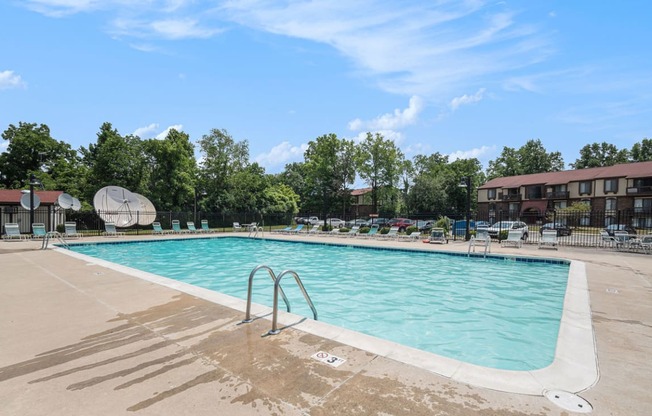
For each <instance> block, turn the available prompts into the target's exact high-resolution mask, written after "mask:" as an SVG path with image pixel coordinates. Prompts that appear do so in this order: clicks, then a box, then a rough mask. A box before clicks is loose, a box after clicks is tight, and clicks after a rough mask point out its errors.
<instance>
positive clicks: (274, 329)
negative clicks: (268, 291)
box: [268, 270, 317, 335]
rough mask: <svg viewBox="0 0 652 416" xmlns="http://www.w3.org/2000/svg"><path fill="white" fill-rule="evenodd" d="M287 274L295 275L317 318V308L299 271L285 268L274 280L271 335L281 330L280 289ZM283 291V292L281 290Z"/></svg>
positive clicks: (315, 318) (314, 316)
mask: <svg viewBox="0 0 652 416" xmlns="http://www.w3.org/2000/svg"><path fill="white" fill-rule="evenodd" d="M286 274H291V275H292V276H294V280H295V281H296V282H297V285H299V289H301V293H303V297H304V298H305V299H306V302H308V306H310V309H312V315H313V318H314V320H315V321H316V320H317V309H315V305H314V304H313V303H312V300H311V299H310V296H308V292H306V288H305V287H304V286H303V283H302V282H301V279H300V278H299V275H298V274H297V272H295V271H293V270H284V271H282V272H281V274H279V275H278V277H277V278H276V280H275V281H274V311H273V316H272V329H271V330H270V331H269V332H268V334H269V335H276V334H278V333H280V332H281V331H280V330H279V329H278V325H277V322H278V291H279V289H281V279H282V278H283V276H285V275H286ZM281 293H282V292H281Z"/></svg>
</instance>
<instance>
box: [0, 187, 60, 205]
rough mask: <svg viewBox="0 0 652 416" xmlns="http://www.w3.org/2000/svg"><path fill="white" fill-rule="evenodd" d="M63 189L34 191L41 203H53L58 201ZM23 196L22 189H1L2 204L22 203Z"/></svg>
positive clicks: (0, 199)
mask: <svg viewBox="0 0 652 416" xmlns="http://www.w3.org/2000/svg"><path fill="white" fill-rule="evenodd" d="M62 193H63V191H37V190H35V191H34V195H38V197H39V199H40V200H41V204H46V205H51V204H54V203H55V202H57V198H59V195H61V194H62ZM21 196H23V190H22V189H0V204H4V205H8V204H16V205H17V204H20V197H21Z"/></svg>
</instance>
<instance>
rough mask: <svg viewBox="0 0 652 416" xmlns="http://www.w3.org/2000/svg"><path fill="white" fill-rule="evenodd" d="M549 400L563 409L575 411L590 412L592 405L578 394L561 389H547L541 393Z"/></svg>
mask: <svg viewBox="0 0 652 416" xmlns="http://www.w3.org/2000/svg"><path fill="white" fill-rule="evenodd" d="M543 395H544V396H546V397H547V398H548V400H550V401H551V402H553V403H554V404H556V405H557V406H559V407H561V408H562V409H564V410H568V411H569V412H575V413H591V411H592V410H593V406H591V404H590V403H589V402H587V401H586V400H584V399H583V398H581V397H580V396H578V395H576V394H573V393H569V392H567V391H563V390H547V391H546V392H544V393H543Z"/></svg>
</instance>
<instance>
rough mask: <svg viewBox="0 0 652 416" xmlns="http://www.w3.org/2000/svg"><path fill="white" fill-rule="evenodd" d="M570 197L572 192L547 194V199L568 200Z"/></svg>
mask: <svg viewBox="0 0 652 416" xmlns="http://www.w3.org/2000/svg"><path fill="white" fill-rule="evenodd" d="M569 196H570V192H568V191H554V192H547V193H546V198H547V199H568V197H569Z"/></svg>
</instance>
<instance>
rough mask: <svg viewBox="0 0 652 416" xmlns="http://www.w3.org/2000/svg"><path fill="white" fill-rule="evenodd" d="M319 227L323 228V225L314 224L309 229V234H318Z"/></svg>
mask: <svg viewBox="0 0 652 416" xmlns="http://www.w3.org/2000/svg"><path fill="white" fill-rule="evenodd" d="M319 228H321V225H319V224H315V225H313V226H312V228H311V229H309V230H308V235H317V234H319V233H320V231H319Z"/></svg>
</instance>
